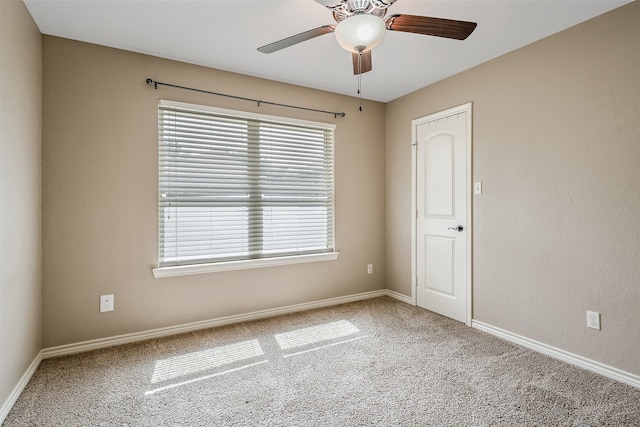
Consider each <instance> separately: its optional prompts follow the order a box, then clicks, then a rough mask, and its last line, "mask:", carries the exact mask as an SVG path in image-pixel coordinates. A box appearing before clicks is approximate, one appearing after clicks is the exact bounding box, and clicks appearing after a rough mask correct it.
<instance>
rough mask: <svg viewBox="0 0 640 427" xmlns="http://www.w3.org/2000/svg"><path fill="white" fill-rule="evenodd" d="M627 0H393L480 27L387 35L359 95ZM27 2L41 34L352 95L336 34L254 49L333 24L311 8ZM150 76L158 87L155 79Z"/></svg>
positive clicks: (302, 4)
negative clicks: (458, 33)
mask: <svg viewBox="0 0 640 427" xmlns="http://www.w3.org/2000/svg"><path fill="white" fill-rule="evenodd" d="M0 1H2V0H0ZM630 1H631V0H422V1H419V0H398V1H397V2H396V3H395V4H393V5H392V6H391V7H390V8H389V10H388V13H387V14H396V13H403V14H413V15H424V16H435V17H439V18H449V19H458V20H464V21H473V22H477V23H478V27H477V28H476V30H475V32H474V33H473V34H471V36H470V37H469V38H468V39H467V40H465V41H458V40H449V39H442V38H438V37H429V36H423V35H417V34H410V33H402V32H397V31H387V33H386V35H385V38H384V39H383V41H382V43H380V45H378V46H377V47H376V48H374V49H373V51H372V55H373V71H371V72H368V73H366V74H363V75H362V96H363V98H366V99H371V100H376V101H382V102H388V101H391V100H393V99H395V98H398V97H400V96H403V95H405V94H407V93H410V92H413V91H415V90H417V89H419V88H421V87H424V86H427V85H429V84H431V83H434V82H436V81H438V80H441V79H444V78H446V77H448V76H451V75H453V74H456V73H459V72H461V71H463V70H466V69H469V68H471V67H473V66H475V65H478V64H480V63H483V62H486V61H488V60H490V59H492V58H495V57H498V56H500V55H503V54H505V53H507V52H510V51H512V50H515V49H517V48H519V47H522V46H524V45H527V44H530V43H532V42H534V41H536V40H539V39H541V38H544V37H547V36H549V35H551V34H554V33H556V32H558V31H561V30H563V29H565V28H569V27H571V26H573V25H576V24H578V23H580V22H583V21H586V20H588V19H590V18H592V17H594V16H597V15H600V14H602V13H604V12H607V11H609V10H612V9H615V8H617V7H619V6H622V5H623V4H626V3H629V2H630ZM25 4H26V5H27V8H28V9H29V11H30V13H31V15H32V16H33V18H34V20H35V22H36V24H37V25H38V27H39V28H40V31H41V32H42V33H43V34H49V35H54V36H59V37H64V38H69V39H74V40H80V41H85V42H89V43H95V44H99V45H104V46H110V47H115V48H119V49H125V50H129V51H134V52H140V53H145V54H150V55H154V56H158V57H163V58H169V59H175V60H179V61H184V62H189V63H194V64H199V65H204V66H207V67H212V68H217V69H221V70H227V71H233V72H237V73H242V74H248V75H251V76H257V77H263V78H267V79H271V80H277V81H281V82H286V83H293V84H297V85H302V86H307V87H311V88H317V89H322V90H327V91H330V92H336V93H341V94H347V95H353V96H357V95H356V90H357V77H356V76H354V75H353V69H352V64H351V55H350V53H349V52H347V51H345V50H343V49H342V48H341V47H340V46H339V45H338V43H337V42H336V40H335V37H334V35H333V34H326V35H324V36H320V37H318V38H315V39H313V40H309V41H306V42H303V43H301V44H298V45H296V46H293V47H289V48H287V49H284V50H281V51H278V52H275V53H272V54H264V53H260V52H258V51H257V50H256V48H258V47H259V46H263V45H265V44H268V43H271V42H274V41H276V40H279V39H282V38H285V37H287V36H291V35H294V34H297V33H301V32H303V31H306V30H309V29H312V28H316V27H319V26H322V25H327V24H334V23H335V21H334V20H333V17H332V15H331V11H330V10H329V9H327V8H326V7H324V6H322V5H320V4H319V3H316V2H315V1H313V0H198V1H191V0H155V1H151V0H146V1H143V0H25ZM142 77H147V76H142ZM148 77H152V78H157V79H158V80H161V81H162V76H148ZM169 83H174V84H180V85H187V86H188V85H189V82H188V81H180V82H169Z"/></svg>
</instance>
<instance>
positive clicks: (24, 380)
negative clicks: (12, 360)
mask: <svg viewBox="0 0 640 427" xmlns="http://www.w3.org/2000/svg"><path fill="white" fill-rule="evenodd" d="M41 361H42V351H40V352H39V353H38V355H37V356H36V358H35V359H33V362H31V365H29V368H27V371H26V372H25V373H24V374H23V375H22V377H21V378H20V381H18V384H17V385H16V386H15V387H14V388H13V390H12V391H11V394H9V397H7V400H5V401H4V403H3V404H2V407H1V408H0V425H2V423H3V422H4V420H5V419H6V418H7V415H9V412H11V408H13V405H15V403H16V401H17V400H18V397H20V394H21V393H22V391H23V390H24V389H25V388H26V387H27V384H29V381H30V380H31V377H32V376H33V374H34V373H35V372H36V369H38V366H39V365H40V362H41Z"/></svg>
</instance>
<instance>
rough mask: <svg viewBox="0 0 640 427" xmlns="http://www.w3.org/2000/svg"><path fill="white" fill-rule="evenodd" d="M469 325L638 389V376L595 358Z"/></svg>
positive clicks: (481, 323)
mask: <svg viewBox="0 0 640 427" xmlns="http://www.w3.org/2000/svg"><path fill="white" fill-rule="evenodd" d="M471 327H473V328H474V329H478V330H479V331H483V332H486V333H488V334H491V335H494V336H496V337H498V338H502V339H504V340H506V341H510V342H512V343H514V344H518V345H520V346H522V347H526V348H528V349H531V350H533V351H537V352H538V353H542V354H546V355H547V356H551V357H553V358H555V359H559V360H562V361H563V362H566V363H569V364H571V365H574V366H577V367H579V368H583V369H586V370H588V371H591V372H595V373H596V374H600V375H603V376H605V377H607V378H611V379H613V380H616V381H620V382H621V383H624V384H628V385H630V386H632V387H635V388H639V389H640V376H638V375H634V374H632V373H630V372H625V371H622V370H620V369H617V368H614V367H612V366H608V365H605V364H603V363H600V362H596V361H595V360H591V359H587V358H586V357H582V356H578V355H577V354H573V353H569V352H568V351H565V350H561V349H559V348H556V347H553V346H550V345H547V344H544V343H541V342H539V341H535V340H532V339H530V338H526V337H523V336H521V335H518V334H514V333H513V332H509V331H505V330H504V329H500V328H498V327H495V326H491V325H489V324H486V323H483V322H479V321H477V320H473V321H472V322H471Z"/></svg>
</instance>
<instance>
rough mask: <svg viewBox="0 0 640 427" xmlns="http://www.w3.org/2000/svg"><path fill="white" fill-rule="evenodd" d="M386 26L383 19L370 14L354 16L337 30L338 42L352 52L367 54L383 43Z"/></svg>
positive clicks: (342, 23) (344, 21)
mask: <svg viewBox="0 0 640 427" xmlns="http://www.w3.org/2000/svg"><path fill="white" fill-rule="evenodd" d="M385 30H386V26H385V23H384V21H383V20H382V18H379V17H377V16H375V15H369V14H358V15H353V16H350V17H348V18H346V19H345V20H343V21H341V22H340V23H339V24H338V25H337V26H336V29H335V35H336V40H338V43H339V44H340V46H342V47H343V48H344V49H346V50H348V51H350V52H366V51H368V50H371V49H373V48H374V47H376V46H377V45H378V43H380V42H381V41H382V38H383V37H384V32H385Z"/></svg>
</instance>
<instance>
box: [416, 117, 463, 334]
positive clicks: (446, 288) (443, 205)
mask: <svg viewBox="0 0 640 427" xmlns="http://www.w3.org/2000/svg"><path fill="white" fill-rule="evenodd" d="M443 113H449V114H443ZM443 113H440V114H438V115H433V116H429V117H426V118H424V120H421V121H420V120H418V121H414V126H415V127H414V135H415V138H416V139H415V143H416V165H415V172H416V177H415V190H416V195H415V203H416V223H415V230H416V238H415V243H416V248H415V269H416V303H417V305H418V306H420V307H423V308H426V309H427V310H431V311H434V312H436V313H440V314H442V315H444V316H447V317H451V318H452V319H456V320H459V321H461V322H464V323H468V321H469V316H470V310H469V306H468V303H469V298H470V295H469V293H470V292H469V291H470V290H469V286H468V285H469V283H470V282H469V280H468V279H469V277H468V275H469V274H470V272H469V271H468V270H469V259H468V257H469V255H468V254H469V251H468V249H469V247H468V245H470V242H469V239H468V237H469V234H468V233H469V225H470V224H469V222H470V221H469V218H468V216H469V214H468V203H469V202H468V197H469V191H470V188H469V179H468V175H469V171H468V169H469V167H470V162H468V156H469V155H470V153H469V152H468V151H469V146H470V144H469V141H468V138H469V132H468V126H469V124H468V122H469V121H468V115H469V114H470V111H467V110H466V109H452V110H448V111H447V112H443Z"/></svg>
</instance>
